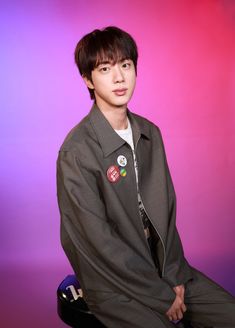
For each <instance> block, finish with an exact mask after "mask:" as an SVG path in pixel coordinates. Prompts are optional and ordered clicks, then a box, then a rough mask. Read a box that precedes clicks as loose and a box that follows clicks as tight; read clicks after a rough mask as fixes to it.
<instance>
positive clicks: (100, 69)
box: [99, 66, 110, 73]
mask: <svg viewBox="0 0 235 328" xmlns="http://www.w3.org/2000/svg"><path fill="white" fill-rule="evenodd" d="M109 71H110V67H109V66H101V67H100V68H99V72H101V73H108V72H109Z"/></svg>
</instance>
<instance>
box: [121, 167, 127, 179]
mask: <svg viewBox="0 0 235 328" xmlns="http://www.w3.org/2000/svg"><path fill="white" fill-rule="evenodd" d="M120 175H121V176H122V177H125V176H126V169H124V168H123V167H122V168H121V170H120Z"/></svg>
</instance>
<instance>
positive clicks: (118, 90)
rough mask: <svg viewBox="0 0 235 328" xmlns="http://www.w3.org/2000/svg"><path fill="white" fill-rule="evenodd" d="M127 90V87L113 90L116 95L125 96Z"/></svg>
mask: <svg viewBox="0 0 235 328" xmlns="http://www.w3.org/2000/svg"><path fill="white" fill-rule="evenodd" d="M126 92H127V89H126V88H122V89H115V90H113V93H115V95H117V96H124V95H125V94H126Z"/></svg>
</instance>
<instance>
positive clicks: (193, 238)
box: [0, 0, 235, 328]
mask: <svg viewBox="0 0 235 328" xmlns="http://www.w3.org/2000/svg"><path fill="white" fill-rule="evenodd" d="M107 25H117V26H119V27H121V28H123V29H124V30H126V31H128V32H129V33H131V34H132V35H133V37H134V38H135V39H136V41H137V44H138V46H139V67H138V81H137V87H136V91H135V94H134V97H133V99H132V101H131V103H130V104H129V108H130V109H131V110H132V111H134V112H137V113H139V114H140V115H143V116H145V117H147V118H149V119H150V120H152V121H154V122H155V123H156V124H157V125H159V127H160V128H161V130H162V134H163V137H164V142H165V146H166V151H167V156H168V161H169V166H170V169H171V173H172V177H173V180H174V183H175V189H176V193H177V196H178V221H177V222H178V223H177V224H178V228H179V231H180V234H181V237H182V241H183V244H184V248H185V253H186V256H187V258H188V259H189V261H190V262H191V264H192V265H194V266H196V267H197V268H199V269H200V270H202V271H204V272H205V273H206V274H208V275H209V276H210V277H212V278H213V279H215V280H216V281H217V282H219V283H220V284H221V285H223V286H224V287H225V288H227V289H228V290H229V291H230V292H232V293H233V294H235V282H234V275H235V266H234V259H235V255H234V254H235V242H234V232H235V231H234V230H235V229H234V209H235V206H234V203H235V4H234V1H225V0H224V1H222V0H217V1H216V0H214V1H212V0H197V1H195V0H184V1H183V0H159V1H157V0H155V1H150V0H145V1H140V0H136V1H124V0H119V1H111V0H103V1H101V2H100V1H95V0H90V1H89V0H88V1H75V0H74V1H73V0H67V1H61V0H51V1H50V0H48V1H46V0H41V1H29V0H22V1H1V2H0V29H1V51H0V59H1V60H0V62H1V100H0V105H1V118H0V124H1V128H0V134H1V170H0V174H1V192H0V193H1V202H0V206H1V212H0V213H1V229H0V234H1V235H0V261H1V262H0V274H1V292H2V293H1V304H0V311H1V313H0V318H1V327H14V326H17V327H34V328H39V327H40V328H42V327H65V325H64V324H63V323H62V322H61V321H60V320H59V318H57V314H56V294H55V293H56V289H57V286H58V284H59V283H60V281H61V280H62V279H63V278H64V277H65V275H67V274H68V273H71V272H72V270H71V268H70V265H69V264H68V261H67V259H66V258H65V255H64V253H63V251H62V248H61V246H60V241H59V212H58V208H57V200H56V188H55V162H56V158H57V153H58V149H59V146H60V144H61V143H62V141H63V139H64V137H65V135H66V134H67V133H68V131H69V130H70V129H71V128H72V127H73V126H74V125H75V124H76V123H77V122H78V121H80V120H81V118H82V117H83V116H85V115H86V114H87V113H88V111H89V110H90V107H91V101H90V99H89V96H88V91H87V90H86V87H85V85H83V82H82V80H81V78H80V76H79V74H78V71H77V69H76V67H75V64H74V59H73V52H74V48H75V45H76V43H77V41H78V40H79V39H80V38H81V37H82V36H83V35H84V34H86V33H88V32H90V31H91V30H93V29H95V28H102V27H104V26H107Z"/></svg>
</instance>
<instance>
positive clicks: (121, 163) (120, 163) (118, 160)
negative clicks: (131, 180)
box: [117, 155, 127, 167]
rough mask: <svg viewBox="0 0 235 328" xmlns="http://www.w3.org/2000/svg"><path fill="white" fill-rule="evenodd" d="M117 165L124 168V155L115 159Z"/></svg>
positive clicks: (125, 162) (125, 161) (125, 160)
mask: <svg viewBox="0 0 235 328" xmlns="http://www.w3.org/2000/svg"><path fill="white" fill-rule="evenodd" d="M117 162H118V165H120V166H122V167H124V166H126V164H127V159H126V157H125V156H124V155H119V156H118V158H117Z"/></svg>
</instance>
